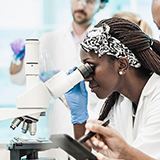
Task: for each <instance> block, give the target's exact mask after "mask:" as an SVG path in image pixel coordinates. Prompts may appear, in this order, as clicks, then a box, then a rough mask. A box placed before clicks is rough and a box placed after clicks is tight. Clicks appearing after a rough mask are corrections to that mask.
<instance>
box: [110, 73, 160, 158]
mask: <svg viewBox="0 0 160 160" xmlns="http://www.w3.org/2000/svg"><path fill="white" fill-rule="evenodd" d="M132 114H133V112H132V102H131V101H130V100H129V99H127V98H126V97H124V96H123V95H120V97H119V99H118V102H117V103H116V104H115V105H114V107H113V109H112V110H111V111H110V113H109V115H108V118H109V119H110V121H111V123H110V125H111V126H112V127H114V128H115V129H116V130H117V131H118V132H119V133H120V134H121V136H122V137H123V138H124V139H125V140H126V141H127V143H129V144H130V145H132V146H133V147H135V148H137V149H139V150H141V151H142V152H144V153H146V154H148V155H150V156H151V157H153V158H155V159H159V160H160V151H159V147H160V76H158V75H157V74H153V75H152V76H151V78H150V79H149V81H148V82H147V84H146V85H145V87H144V89H143V91H142V94H141V96H140V100H139V103H138V108H137V112H136V116H135V121H134V126H133V117H132Z"/></svg>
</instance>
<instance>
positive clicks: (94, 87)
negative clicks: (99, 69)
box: [89, 85, 99, 92]
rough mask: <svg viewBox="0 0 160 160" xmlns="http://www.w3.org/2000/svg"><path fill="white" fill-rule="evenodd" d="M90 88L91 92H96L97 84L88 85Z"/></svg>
mask: <svg viewBox="0 0 160 160" xmlns="http://www.w3.org/2000/svg"><path fill="white" fill-rule="evenodd" d="M89 87H90V88H91V92H96V91H97V89H98V88H99V86H98V85H97V86H89Z"/></svg>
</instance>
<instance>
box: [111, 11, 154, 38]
mask: <svg viewBox="0 0 160 160" xmlns="http://www.w3.org/2000/svg"><path fill="white" fill-rule="evenodd" d="M112 17H119V18H125V19H128V20H130V21H132V22H134V23H135V24H137V25H138V26H139V27H140V28H141V29H142V31H143V32H145V33H146V34H147V35H148V36H149V37H153V35H152V29H151V27H150V26H149V24H148V23H147V22H146V21H144V20H143V19H142V18H141V17H140V15H138V14H136V13H133V12H123V11H119V12H116V13H115V14H113V16H112Z"/></svg>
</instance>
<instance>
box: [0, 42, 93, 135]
mask: <svg viewBox="0 0 160 160" xmlns="http://www.w3.org/2000/svg"><path fill="white" fill-rule="evenodd" d="M25 53H26V55H25V56H26V57H25V71H26V92H25V93H23V94H22V95H20V96H19V97H18V98H17V100H16V108H1V109H0V114H1V115H0V121H2V120H7V119H11V118H15V117H17V118H15V119H14V121H13V122H12V124H11V126H10V127H11V128H12V129H15V128H16V127H18V126H19V124H20V123H21V122H22V121H23V126H22V132H23V133H26V132H27V131H28V130H29V132H30V134H31V135H35V134H36V123H37V122H38V119H39V116H40V115H41V113H45V112H46V109H47V108H49V101H50V99H51V98H52V97H53V98H58V97H61V96H62V95H63V94H64V93H65V92H67V91H68V90H70V89H71V88H72V87H73V86H75V85H76V84H77V83H79V82H80V81H82V80H83V79H84V78H87V77H88V76H89V75H90V74H91V73H93V71H94V68H93V67H92V66H91V65H89V64H88V63H86V64H84V65H81V66H80V67H78V68H77V69H76V70H75V71H73V72H72V73H71V74H69V75H67V74H66V73H65V72H64V71H60V72H59V73H58V74H56V75H55V76H53V77H52V78H50V79H49V80H47V81H46V82H45V83H43V82H39V40H38V39H26V41H25Z"/></svg>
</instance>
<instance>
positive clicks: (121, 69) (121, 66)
mask: <svg viewBox="0 0 160 160" xmlns="http://www.w3.org/2000/svg"><path fill="white" fill-rule="evenodd" d="M128 66H129V61H128V58H126V57H121V58H119V59H118V74H119V75H124V74H125V73H126V71H127V69H128Z"/></svg>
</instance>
